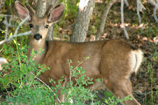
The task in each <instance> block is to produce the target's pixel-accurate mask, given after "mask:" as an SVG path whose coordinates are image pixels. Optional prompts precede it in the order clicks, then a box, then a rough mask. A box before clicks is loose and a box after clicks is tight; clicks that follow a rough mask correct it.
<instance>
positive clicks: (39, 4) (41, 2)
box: [36, 0, 46, 17]
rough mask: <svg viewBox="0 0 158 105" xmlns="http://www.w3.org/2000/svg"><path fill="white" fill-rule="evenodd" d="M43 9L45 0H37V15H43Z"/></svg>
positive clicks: (44, 8)
mask: <svg viewBox="0 0 158 105" xmlns="http://www.w3.org/2000/svg"><path fill="white" fill-rule="evenodd" d="M45 11H46V1H45V0H38V2H37V9H36V14H37V16H38V17H43V16H44V13H45Z"/></svg>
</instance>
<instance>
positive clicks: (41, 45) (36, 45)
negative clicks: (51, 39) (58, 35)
mask: <svg viewBox="0 0 158 105" xmlns="http://www.w3.org/2000/svg"><path fill="white" fill-rule="evenodd" d="M29 46H30V48H29V49H28V53H27V56H28V58H29V59H30V57H31V60H36V63H35V64H39V63H42V61H43V59H44V56H45V54H46V51H47V45H46V41H45V40H43V41H41V42H36V41H35V40H32V41H30V43H29ZM43 50H44V53H42V52H43ZM32 51H37V52H38V54H37V55H33V56H32Z"/></svg>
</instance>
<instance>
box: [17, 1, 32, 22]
mask: <svg viewBox="0 0 158 105" xmlns="http://www.w3.org/2000/svg"><path fill="white" fill-rule="evenodd" d="M15 9H16V12H17V15H18V17H19V18H20V19H22V20H23V19H25V18H26V17H27V16H29V19H28V21H30V20H31V17H30V15H29V11H28V9H27V8H25V7H24V6H23V5H22V4H21V3H20V2H19V1H16V2H15Z"/></svg>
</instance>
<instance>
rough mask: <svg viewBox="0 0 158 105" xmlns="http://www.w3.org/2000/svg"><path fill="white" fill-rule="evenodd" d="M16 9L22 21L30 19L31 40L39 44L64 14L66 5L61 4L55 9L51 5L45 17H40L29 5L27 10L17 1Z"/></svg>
mask: <svg viewBox="0 0 158 105" xmlns="http://www.w3.org/2000/svg"><path fill="white" fill-rule="evenodd" d="M15 8H16V12H17V14H18V16H19V18H20V19H22V20H23V19H25V18H26V17H29V18H28V19H27V22H28V23H29V26H30V28H31V30H32V36H31V39H34V41H35V42H38V43H39V42H41V41H42V40H44V39H45V38H46V35H47V33H48V28H49V26H50V25H51V24H53V23H55V22H57V21H58V20H59V19H60V18H61V17H62V14H63V12H64V4H60V5H58V6H56V7H55V8H53V6H52V5H50V6H49V7H48V8H47V10H46V12H45V14H44V16H43V17H38V16H37V15H36V13H35V11H34V9H33V8H32V7H31V6H30V5H29V4H27V5H26V8H25V7H24V6H23V5H22V4H21V3H20V2H19V1H16V2H15Z"/></svg>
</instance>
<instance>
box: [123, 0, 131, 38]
mask: <svg viewBox="0 0 158 105" xmlns="http://www.w3.org/2000/svg"><path fill="white" fill-rule="evenodd" d="M123 6H124V0H121V22H122V28H123V31H124V33H125V36H126V38H127V39H129V36H128V33H127V31H126V28H125V25H124V17H123Z"/></svg>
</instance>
